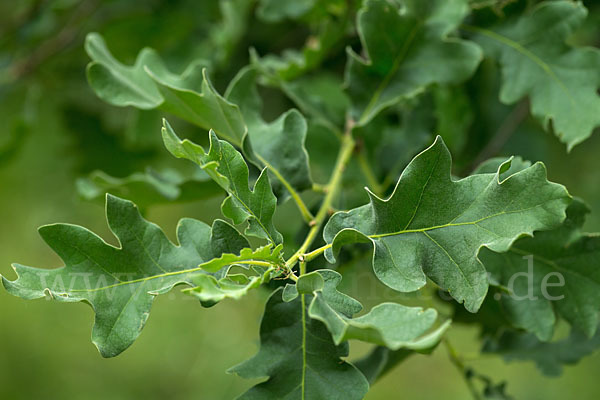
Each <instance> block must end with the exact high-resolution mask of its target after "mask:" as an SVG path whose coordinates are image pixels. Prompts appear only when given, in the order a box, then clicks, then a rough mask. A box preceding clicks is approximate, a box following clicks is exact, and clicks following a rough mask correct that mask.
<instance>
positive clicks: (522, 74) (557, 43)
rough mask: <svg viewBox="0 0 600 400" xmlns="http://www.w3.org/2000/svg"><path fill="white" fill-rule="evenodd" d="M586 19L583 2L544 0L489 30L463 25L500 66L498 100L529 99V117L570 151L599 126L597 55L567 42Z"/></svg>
mask: <svg viewBox="0 0 600 400" xmlns="http://www.w3.org/2000/svg"><path fill="white" fill-rule="evenodd" d="M586 16H587V10H586V9H585V7H584V6H583V4H582V3H581V2H578V1H546V2H542V3H540V4H539V5H537V6H536V7H535V8H534V9H533V10H532V11H531V12H530V13H527V14H524V15H521V16H519V17H516V18H512V19H508V20H507V21H505V22H502V23H500V24H499V25H497V26H494V27H492V28H491V29H485V28H480V27H471V26H466V27H465V29H466V30H468V31H472V32H474V33H475V34H476V35H475V39H476V40H477V42H478V43H480V44H481V46H482V47H483V49H484V51H485V52H486V54H487V55H488V56H490V57H492V58H494V59H496V60H497V61H498V62H499V63H500V66H501V68H502V87H501V89H500V100H501V101H502V102H503V103H506V104H512V103H515V102H517V101H518V100H519V99H521V98H523V97H525V96H529V98H530V101H531V113H532V114H533V115H534V116H535V117H536V118H537V119H538V120H540V121H541V122H542V124H543V125H544V127H545V128H546V129H550V122H552V128H553V130H554V132H555V134H556V135H557V136H558V137H559V139H560V140H561V141H562V142H564V143H565V144H567V146H568V148H569V149H571V148H573V146H575V145H576V144H578V143H581V142H582V141H583V140H585V139H587V138H588V137H589V136H590V135H591V134H592V131H593V130H594V128H595V127H597V126H599V125H600V96H599V95H598V92H597V89H598V88H599V87H600V72H599V71H600V51H599V50H598V49H596V48H591V47H579V48H578V47H572V46H569V45H567V44H566V43H565V40H566V39H567V38H568V37H569V36H570V35H571V34H572V33H573V32H575V31H576V30H577V28H579V27H580V26H581V25H582V23H583V21H584V20H585V18H586Z"/></svg>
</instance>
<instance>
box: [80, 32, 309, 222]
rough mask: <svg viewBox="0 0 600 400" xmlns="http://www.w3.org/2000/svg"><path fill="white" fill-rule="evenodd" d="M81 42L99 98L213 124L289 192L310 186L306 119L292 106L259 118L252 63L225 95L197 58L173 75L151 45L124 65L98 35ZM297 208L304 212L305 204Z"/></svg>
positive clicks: (203, 125)
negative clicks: (273, 116)
mask: <svg viewBox="0 0 600 400" xmlns="http://www.w3.org/2000/svg"><path fill="white" fill-rule="evenodd" d="M86 43H87V47H86V48H87V49H88V54H89V55H90V56H91V57H92V59H93V60H94V61H93V62H92V63H91V64H90V66H89V67H88V78H89V82H90V85H91V86H92V88H93V89H94V90H95V91H96V93H97V94H98V95H99V96H100V97H101V98H102V99H104V100H106V101H108V102H109V103H111V104H115V105H119V106H125V105H133V106H135V107H138V108H156V107H159V108H160V109H161V110H164V111H167V112H170V113H172V114H174V115H177V116H178V117H180V118H183V119H185V120H187V121H189V122H191V123H193V124H195V125H197V126H199V127H201V128H204V129H212V130H213V131H214V132H215V133H216V134H217V135H218V136H219V137H221V138H223V139H225V140H227V141H228V142H230V143H231V144H233V145H234V146H237V147H239V148H243V150H244V153H245V155H246V156H248V158H249V159H250V160H252V161H253V162H254V163H256V164H257V165H259V166H261V167H264V166H268V167H269V171H270V173H272V174H273V175H274V176H275V178H276V182H278V183H280V184H281V185H282V186H283V187H284V188H285V189H286V190H287V191H288V192H289V193H290V194H291V195H292V196H294V197H297V196H298V194H297V191H302V190H305V189H307V188H310V187H312V180H311V178H310V171H309V168H308V154H307V153H306V149H305V148H304V141H305V138H306V121H305V119H304V117H303V116H302V115H301V114H300V113H299V112H298V111H297V110H290V111H288V112H286V113H284V114H283V115H281V117H279V118H278V119H277V120H276V121H273V122H272V123H266V122H265V121H263V120H262V118H261V115H260V112H261V108H262V104H261V99H260V96H259V95H258V92H257V91H256V88H255V79H256V72H255V71H254V69H253V68H252V67H248V68H244V69H242V70H241V71H240V73H239V74H238V75H237V76H236V78H234V80H233V81H232V82H231V85H230V87H229V88H228V91H227V92H228V95H227V97H228V99H226V98H224V97H223V96H221V95H220V94H219V93H218V92H217V91H216V90H215V88H214V87H213V86H212V84H211V82H210V80H209V79H208V75H207V72H206V70H205V69H203V70H202V73H201V74H199V72H198V71H199V68H198V65H196V64H197V63H196V64H193V65H191V66H190V67H189V68H188V70H186V72H184V74H183V75H182V76H177V75H174V74H172V73H170V72H169V71H168V70H167V68H166V67H165V66H164V64H163V63H162V61H161V60H160V59H159V57H158V55H157V54H156V53H155V52H154V51H153V50H150V49H144V50H143V51H142V52H141V53H140V55H139V56H138V60H137V61H136V64H135V65H134V66H132V67H128V66H124V65H123V64H121V63H119V62H118V61H117V60H115V59H114V57H112V55H111V54H110V52H109V51H108V49H107V47H106V44H105V43H104V41H103V40H102V38H101V37H100V35H98V34H90V35H88V39H87V42H86ZM99 49H100V50H99ZM98 71H101V72H98ZM196 90H198V91H196ZM140 93H143V96H142V95H141V94H140ZM229 98H231V99H229ZM230 100H232V101H234V102H236V103H238V104H239V106H238V104H234V103H232V102H231V101H230ZM240 107H241V111H240ZM242 112H243V115H242ZM298 203H299V204H300V203H301V202H299V201H298ZM302 211H303V212H304V213H305V214H308V210H302Z"/></svg>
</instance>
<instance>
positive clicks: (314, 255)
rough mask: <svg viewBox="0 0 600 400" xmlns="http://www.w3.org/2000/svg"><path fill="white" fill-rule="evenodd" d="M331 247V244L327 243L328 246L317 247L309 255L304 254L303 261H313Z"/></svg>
mask: <svg viewBox="0 0 600 400" xmlns="http://www.w3.org/2000/svg"><path fill="white" fill-rule="evenodd" d="M331 246H332V244H331V243H329V244H326V245H325V246H322V247H319V248H318V249H316V250H313V251H311V252H310V253H306V254H304V261H306V262H308V261H312V260H314V259H315V258H317V257H318V256H320V255H321V254H323V253H324V252H325V250H327V249H328V248H330V247H331Z"/></svg>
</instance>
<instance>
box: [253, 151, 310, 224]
mask: <svg viewBox="0 0 600 400" xmlns="http://www.w3.org/2000/svg"><path fill="white" fill-rule="evenodd" d="M257 157H258V159H259V160H260V161H261V162H262V163H263V164H265V166H266V167H267V168H268V169H269V170H270V171H271V172H272V173H273V175H275V177H277V179H279V182H281V184H282V185H283V186H284V187H285V188H286V189H287V191H288V192H289V193H290V195H291V196H292V199H294V202H296V206H298V210H300V214H302V218H304V221H306V223H310V222H311V221H312V220H313V219H314V217H313V215H312V213H311V212H310V211H309V210H308V207H306V204H305V203H304V201H303V200H302V198H301V197H300V194H298V192H297V191H296V189H294V188H293V187H292V185H291V184H290V183H289V182H288V181H287V179H285V178H284V177H283V175H281V173H280V172H279V171H278V170H277V168H275V167H273V166H272V165H271V164H269V163H268V162H267V160H265V159H264V158H262V157H261V156H258V155H257Z"/></svg>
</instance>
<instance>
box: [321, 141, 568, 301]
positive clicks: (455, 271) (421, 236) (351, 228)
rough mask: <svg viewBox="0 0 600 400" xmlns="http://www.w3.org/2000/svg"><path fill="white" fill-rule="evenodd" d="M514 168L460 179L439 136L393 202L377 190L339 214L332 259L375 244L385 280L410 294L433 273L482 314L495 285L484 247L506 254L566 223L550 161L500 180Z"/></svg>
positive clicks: (328, 232)
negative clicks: (351, 246)
mask: <svg viewBox="0 0 600 400" xmlns="http://www.w3.org/2000/svg"><path fill="white" fill-rule="evenodd" d="M509 167H510V161H508V162H506V163H504V164H502V165H501V166H500V168H499V169H498V171H497V172H496V173H495V174H478V175H472V176H469V177H467V178H464V179H461V180H458V181H455V180H453V179H452V178H451V176H450V168H451V158H450V153H449V152H448V149H447V148H446V146H445V145H444V143H443V141H442V140H441V138H440V137H438V138H437V139H436V141H435V143H434V144H433V145H432V146H431V147H429V148H428V149H426V150H425V151H423V152H422V153H421V154H419V155H418V156H417V157H415V158H414V159H413V160H412V161H411V163H410V164H409V165H408V166H407V167H406V169H405V170H404V172H403V173H402V175H401V177H400V179H399V181H398V183H397V185H396V188H395V190H394V193H393V194H392V195H391V196H390V197H389V198H388V199H387V200H382V199H380V198H379V197H377V196H375V195H373V194H372V193H370V192H369V196H370V197H371V201H370V203H369V204H366V205H364V206H362V207H359V208H355V209H353V210H350V211H348V212H338V213H336V214H334V215H333V216H332V217H331V219H330V220H329V222H328V223H327V225H326V226H325V229H324V233H323V237H324V238H325V241H326V242H327V243H329V244H330V245H331V247H330V248H328V249H327V250H326V252H325V256H326V258H327V259H328V260H329V261H330V262H334V261H335V254H337V253H338V252H339V250H340V247H341V246H343V245H344V244H347V243H353V242H371V243H372V244H373V248H374V253H373V268H374V270H375V274H376V275H377V277H378V278H379V279H380V280H381V281H382V282H383V283H384V284H386V285H387V286H389V287H391V288H392V289H395V290H398V291H402V292H409V291H414V290H417V289H419V288H421V287H422V286H424V285H425V283H426V280H425V277H426V276H428V277H429V278H430V279H432V280H433V281H434V282H435V283H437V284H438V285H439V286H440V287H441V288H443V289H445V290H448V291H449V292H450V294H451V295H452V297H454V298H455V299H456V300H457V301H458V302H459V303H460V302H464V303H465V307H466V308H467V310H469V311H471V312H475V311H477V310H478V309H479V306H480V305H481V303H482V301H483V299H484V297H485V295H486V293H487V288H488V281H487V276H486V271H485V268H484V267H483V265H482V264H481V262H480V261H479V259H478V258H477V255H478V253H479V250H480V249H481V247H484V246H485V247H488V248H490V249H492V250H494V251H497V252H505V251H507V250H508V249H509V248H510V246H511V244H512V243H513V242H514V241H515V240H516V239H517V238H519V237H520V236H524V235H532V233H533V231H535V230H540V229H551V228H554V227H556V226H558V225H559V224H560V223H561V222H562V221H563V220H564V218H565V209H566V207H567V204H568V203H569V201H570V196H569V194H568V193H567V191H566V189H565V188H564V187H563V186H561V185H558V184H555V183H551V182H548V180H547V178H546V168H545V166H544V165H543V164H542V163H537V164H535V165H533V166H531V167H529V168H527V169H525V170H523V171H521V172H519V173H516V174H514V175H511V176H510V177H508V178H506V179H504V180H500V174H502V173H503V172H505V170H507V169H508V168H509Z"/></svg>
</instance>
